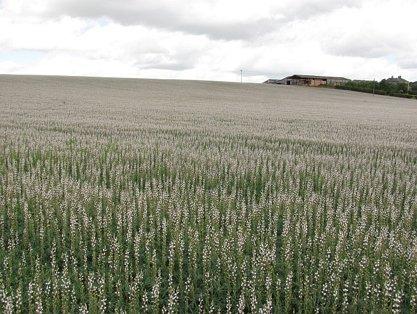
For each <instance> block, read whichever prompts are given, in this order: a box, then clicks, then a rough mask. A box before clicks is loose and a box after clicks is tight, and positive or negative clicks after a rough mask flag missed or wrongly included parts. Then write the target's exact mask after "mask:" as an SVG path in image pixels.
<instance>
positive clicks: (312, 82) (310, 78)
mask: <svg viewBox="0 0 417 314" xmlns="http://www.w3.org/2000/svg"><path fill="white" fill-rule="evenodd" d="M347 82H349V79H347V78H344V77H334V76H317V75H298V74H295V75H292V76H287V77H286V78H283V79H282V80H275V79H269V80H267V81H265V83H267V84H280V85H302V86H320V85H332V86H336V85H342V84H345V83H347Z"/></svg>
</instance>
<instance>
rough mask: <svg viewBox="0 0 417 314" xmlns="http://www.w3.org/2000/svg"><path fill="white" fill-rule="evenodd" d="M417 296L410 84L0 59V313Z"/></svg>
mask: <svg viewBox="0 0 417 314" xmlns="http://www.w3.org/2000/svg"><path fill="white" fill-rule="evenodd" d="M416 311H417V101H415V100H407V99H397V98H389V97H384V96H372V95H369V94H362V93H355V92H350V91H341V90H330V89H320V88H303V87H291V86H266V85H261V84H257V85H256V84H234V83H215V82H195V81H163V80H132V79H93V78H62V77H30V76H0V312H4V313H14V312H30V313H35V312H37V313H38V312H45V313H48V312H67V313H68V312H92V313H96V312H119V313H120V312H127V313H137V312H152V313H160V312H174V313H175V312H180V313H184V312H193V313H195V312H205V313H209V312H215V313H227V312H229V313H235V312H252V313H258V312H259V313H269V312H304V313H311V312H318V313H320V312H321V313H328V312H358V313H362V312H374V313H391V312H397V313H400V312H403V313H412V312H414V313H415V312H416Z"/></svg>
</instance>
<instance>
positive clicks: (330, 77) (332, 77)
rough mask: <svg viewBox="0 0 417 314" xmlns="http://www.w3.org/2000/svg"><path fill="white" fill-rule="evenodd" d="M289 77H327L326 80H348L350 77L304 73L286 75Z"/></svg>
mask: <svg viewBox="0 0 417 314" xmlns="http://www.w3.org/2000/svg"><path fill="white" fill-rule="evenodd" d="M286 78H287V79H326V80H329V79H330V80H346V81H349V79H347V78H345V77H338V76H325V75H303V74H294V75H291V76H288V77H286Z"/></svg>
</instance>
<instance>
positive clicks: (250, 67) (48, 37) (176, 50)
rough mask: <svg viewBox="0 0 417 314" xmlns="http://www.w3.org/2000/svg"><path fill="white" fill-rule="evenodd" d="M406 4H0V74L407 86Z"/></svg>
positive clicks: (416, 61) (412, 16) (412, 23)
mask: <svg viewBox="0 0 417 314" xmlns="http://www.w3.org/2000/svg"><path fill="white" fill-rule="evenodd" d="M416 16H417V1H416V0H395V1H394V0H279V1H278V0H256V1H254V0H250V1H246V0H193V1H190V0H123V1H114V0H0V73H11V74H13V73H15V74H57V75H88V76H116V77H143V78H179V79H203V80H226V81H238V80H240V78H239V77H240V74H239V73H240V69H243V71H244V76H245V78H244V79H245V81H250V82H261V81H263V80H264V79H266V78H281V77H284V76H286V75H290V74H295V73H298V74H320V75H322V74H323V75H324V74H326V75H335V76H345V77H348V78H357V79H373V78H376V79H382V78H384V77H389V76H391V75H394V76H398V75H402V76H403V77H404V78H406V79H409V80H413V81H417V18H416Z"/></svg>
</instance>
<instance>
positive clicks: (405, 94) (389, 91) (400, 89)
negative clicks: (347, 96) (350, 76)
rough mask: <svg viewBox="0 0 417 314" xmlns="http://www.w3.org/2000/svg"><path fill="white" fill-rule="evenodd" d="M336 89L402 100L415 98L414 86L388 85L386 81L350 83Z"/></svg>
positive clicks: (416, 89)
mask: <svg viewBox="0 0 417 314" xmlns="http://www.w3.org/2000/svg"><path fill="white" fill-rule="evenodd" d="M336 88H337V89H344V90H353V91H357V92H363V93H375V94H377V95H389V96H395V97H402V98H416V96H417V88H416V86H415V85H413V84H410V88H409V87H408V84H405V83H399V84H390V83H388V82H387V81H386V80H382V81H380V82H376V81H350V82H347V83H345V84H343V85H341V86H336Z"/></svg>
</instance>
